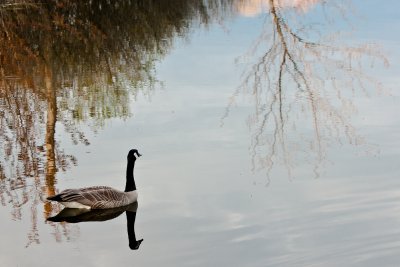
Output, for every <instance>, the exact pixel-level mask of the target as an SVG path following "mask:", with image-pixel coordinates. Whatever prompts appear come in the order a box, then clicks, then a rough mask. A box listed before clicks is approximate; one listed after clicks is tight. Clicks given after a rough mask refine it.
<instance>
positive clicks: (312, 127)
mask: <svg viewBox="0 0 400 267" xmlns="http://www.w3.org/2000/svg"><path fill="white" fill-rule="evenodd" d="M318 2H319V5H320V7H321V6H322V8H324V9H325V10H327V12H325V14H326V16H328V15H329V16H330V17H329V18H328V17H326V20H327V22H329V21H331V20H332V18H333V17H335V16H336V18H337V19H342V20H343V19H345V17H344V15H343V14H344V13H345V11H346V10H345V6H346V5H343V6H341V5H338V3H337V2H335V3H328V2H326V1H315V0H303V1H296V2H291V1H281V0H258V1H240V2H239V4H238V5H237V7H238V11H239V12H240V13H242V14H244V15H251V16H252V15H255V14H257V13H258V12H262V11H264V12H265V13H266V14H265V17H266V22H265V25H264V31H263V33H262V34H261V35H260V37H259V39H258V40H257V41H256V42H255V44H254V46H253V47H252V48H251V49H250V50H249V51H250V52H249V53H248V54H246V56H245V58H256V59H255V61H254V62H253V63H251V64H252V66H250V67H249V68H248V71H247V72H246V73H245V74H244V78H243V82H242V84H241V85H240V86H239V87H238V88H237V90H236V92H235V93H234V94H233V96H232V97H231V99H230V103H229V105H228V108H227V110H226V113H225V115H224V117H226V116H228V114H229V110H230V109H231V107H232V105H233V104H234V103H235V99H236V96H237V95H238V94H239V93H241V92H243V93H246V94H247V93H248V94H251V96H252V98H253V102H254V108H255V109H254V113H253V114H252V115H251V116H250V117H249V120H248V124H249V127H250V129H251V134H252V139H251V145H250V151H251V155H252V164H253V170H255V169H266V171H267V177H268V181H267V183H269V176H270V173H271V171H272V169H273V167H274V164H276V163H279V164H283V165H284V166H286V169H287V171H288V175H289V177H292V175H293V174H292V170H293V168H294V167H295V166H296V164H297V163H298V158H299V157H303V158H306V159H307V160H308V161H309V163H311V164H312V165H313V166H314V173H315V176H316V177H318V176H319V175H320V167H321V165H323V163H324V162H325V156H326V153H327V148H328V147H329V146H331V145H332V142H337V143H339V144H342V143H349V144H352V145H356V146H358V145H361V144H365V143H364V140H363V138H362V136H360V135H358V134H357V132H356V130H355V128H354V127H353V126H352V124H351V120H350V117H351V115H352V114H353V113H354V112H355V111H356V107H355V106H354V105H353V98H354V97H355V96H356V95H368V91H369V89H371V88H372V87H375V88H379V89H380V88H381V86H380V84H379V83H378V82H377V81H375V80H374V79H372V78H371V77H370V76H368V75H367V73H366V71H365V70H364V69H363V68H364V66H366V65H367V63H371V64H372V65H373V64H374V63H375V62H376V61H377V62H382V63H383V64H384V65H385V66H387V65H388V61H387V59H386V58H385V57H384V56H383V55H382V54H381V53H380V52H379V51H378V49H377V48H376V47H374V46H373V45H368V44H367V45H360V46H345V45H342V44H339V42H340V40H338V37H339V36H340V35H339V34H338V33H336V34H334V35H329V36H326V35H322V34H321V33H319V32H318V29H316V28H315V27H313V26H316V25H313V26H312V25H306V24H305V23H301V22H300V21H301V20H302V19H301V16H303V15H302V14H301V13H303V12H306V11H307V10H308V9H310V8H311V7H312V6H313V5H318ZM344 4H346V3H344ZM330 5H331V6H330ZM329 8H331V9H330V10H329ZM299 11H301V12H299ZM328 11H330V12H328ZM299 17H300V18H299ZM325 26H326V25H325ZM342 41H343V40H342ZM266 47H267V49H266Z"/></svg>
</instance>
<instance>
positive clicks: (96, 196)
mask: <svg viewBox="0 0 400 267" xmlns="http://www.w3.org/2000/svg"><path fill="white" fill-rule="evenodd" d="M48 199H49V200H55V201H58V202H78V203H80V204H82V205H85V206H89V207H91V208H92V209H108V208H115V207H119V206H125V205H128V204H129V200H128V198H127V196H126V194H125V193H124V192H121V191H119V190H116V189H114V188H111V187H108V186H92V187H86V188H80V189H66V190H64V191H62V192H61V193H59V194H57V195H55V196H53V197H50V198H48Z"/></svg>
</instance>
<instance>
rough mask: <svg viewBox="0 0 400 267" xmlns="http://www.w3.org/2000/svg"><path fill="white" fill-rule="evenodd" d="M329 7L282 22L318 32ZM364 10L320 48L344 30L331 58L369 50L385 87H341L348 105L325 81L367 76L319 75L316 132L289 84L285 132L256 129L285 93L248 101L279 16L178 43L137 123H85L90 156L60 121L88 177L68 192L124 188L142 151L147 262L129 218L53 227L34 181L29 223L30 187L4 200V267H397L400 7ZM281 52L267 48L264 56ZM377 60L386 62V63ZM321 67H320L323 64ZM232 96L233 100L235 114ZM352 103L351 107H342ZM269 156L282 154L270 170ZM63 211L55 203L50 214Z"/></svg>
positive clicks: (234, 21) (61, 136) (363, 6)
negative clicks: (247, 78)
mask: <svg viewBox="0 0 400 267" xmlns="http://www.w3.org/2000/svg"><path fill="white" fill-rule="evenodd" d="M343 2H344V1H343ZM333 3H337V2H336V1H333ZM319 5H320V4H319V3H317V4H316V5H315V6H314V7H312V8H311V9H310V10H308V11H307V12H306V13H304V12H303V11H294V13H292V14H291V15H290V14H287V13H286V12H287V11H286V9H283V10H282V14H283V16H286V15H287V16H289V15H290V16H291V17H288V18H291V19H292V20H293V19H297V20H299V21H300V22H301V23H303V24H305V25H306V26H307V25H310V23H311V22H312V21H316V22H318V23H322V22H326V18H325V17H324V16H323V14H322V13H321V8H320V7H319ZM327 5H328V7H329V5H330V3H328V4H327ZM352 9H353V10H354V11H351V10H348V9H346V6H344V7H343V10H344V12H345V16H346V17H347V18H348V19H349V21H350V22H349V24H344V23H343V19H342V18H341V17H339V16H336V15H334V16H333V18H330V19H331V20H330V21H329V23H328V24H327V26H323V27H320V26H318V25H317V27H320V29H322V32H321V36H323V37H324V36H328V35H330V34H332V33H334V32H335V31H336V30H340V31H341V32H342V33H343V36H339V37H337V38H336V39H335V42H328V44H332V46H336V47H344V46H345V45H349V46H358V47H359V46H362V47H368V49H370V48H371V50H368V51H372V52H371V53H373V54H376V55H379V56H378V59H376V60H375V63H374V64H371V63H370V61H369V60H367V59H365V58H364V57H363V56H362V57H360V60H359V61H358V62H361V65H362V69H363V71H365V73H366V74H368V75H370V76H371V77H372V80H375V81H377V82H378V83H379V84H380V85H381V87H379V88H378V87H376V86H373V84H372V80H371V81H370V80H368V79H367V78H363V81H364V82H365V86H366V88H365V90H366V93H362V92H361V91H362V90H360V87H359V84H358V83H355V85H354V86H350V85H349V83H347V84H345V85H343V84H341V85H339V90H338V92H340V93H338V92H337V91H334V89H333V88H332V85H331V84H330V83H329V82H327V81H328V80H329V78H331V77H332V76H333V77H335V79H337V80H338V81H339V82H340V81H348V80H351V79H353V78H357V77H358V76H357V75H358V74H355V73H350V74H343V73H339V74H337V76H335V75H336V72H333V71H328V72H327V74H323V73H322V67H318V68H317V70H316V72H315V73H316V74H318V75H319V77H321V80H323V81H325V84H323V83H322V81H320V80H318V79H317V78H315V77H316V75H314V76H310V77H311V78H313V79H311V80H312V81H311V82H313V84H314V86H315V88H318V89H319V90H318V92H319V93H320V94H319V95H317V96H316V95H315V94H313V96H314V97H315V98H311V100H314V101H315V108H316V110H315V112H316V114H318V115H317V116H316V118H317V120H318V124H317V126H318V127H317V128H318V129H320V131H316V130H315V125H316V124H315V117H313V116H312V114H313V113H312V112H311V113H310V112H308V111H309V110H310V109H312V108H310V107H312V105H311V104H310V103H312V101H310V98H309V95H307V94H298V93H297V94H296V92H298V91H296V86H295V84H294V83H295V82H294V80H293V79H291V78H290V76H285V79H286V80H285V81H286V82H285V83H284V84H283V87H282V88H283V90H284V92H285V94H284V96H283V99H284V101H283V102H282V103H283V105H282V108H283V111H284V114H283V118H284V119H283V121H284V122H285V123H284V130H283V131H280V129H282V128H280V127H282V124H280V122H281V121H280V113H279V105H277V106H275V104H273V105H272V107H273V110H274V114H275V116H272V117H270V118H271V119H270V120H268V123H267V124H266V127H265V128H263V131H259V130H260V129H261V128H260V124H259V122H261V121H262V118H265V117H263V116H264V115H263V114H265V113H263V112H265V111H267V110H268V108H269V107H271V106H268V105H269V104H271V99H274V98H273V96H274V94H272V95H271V94H269V93H268V92H271V91H268V90H267V89H268V88H270V90H275V91H272V92H277V89H276V88H277V87H276V84H275V83H272V84H273V85H272V86H271V87H268V86H267V85H266V84H262V85H261V87H260V88H261V89H263V91H261V92H263V93H262V94H261V97H260V99H259V101H260V102H259V103H258V104H257V102H255V98H254V94H253V92H254V91H253V89H254V87H251V86H247V87H246V86H245V87H244V89H239V90H238V91H236V90H237V89H238V88H239V86H240V84H241V83H242V82H243V79H244V76H243V72H244V73H246V71H248V70H251V68H252V66H253V65H254V64H255V63H256V62H257V56H247V57H245V58H244V59H243V58H241V59H238V58H239V57H241V56H243V55H246V53H247V52H248V51H249V49H250V48H251V46H252V44H253V43H254V42H255V40H257V38H258V37H259V36H260V34H261V33H262V31H263V29H267V27H270V26H271V23H270V22H268V21H270V18H271V14H270V13H262V14H260V15H258V16H255V17H248V16H244V15H243V14H242V15H239V14H237V15H234V16H232V17H230V18H226V17H224V18H222V19H219V20H217V22H214V23H212V24H210V25H208V27H207V29H205V28H204V27H203V26H199V27H197V26H193V27H192V28H191V30H190V32H189V33H188V35H187V36H186V37H185V38H184V39H182V38H174V39H173V42H172V43H173V45H172V47H171V49H170V51H168V53H167V54H166V55H165V57H162V58H160V59H159V60H158V61H157V63H156V68H155V73H156V74H155V75H156V78H157V79H158V80H159V81H162V84H159V83H157V84H156V85H155V88H154V89H153V90H151V91H150V92H149V93H143V92H142V91H141V92H139V93H138V94H137V95H136V96H135V97H133V96H131V97H130V99H129V107H130V111H131V114H132V116H130V117H127V118H115V117H114V118H111V119H107V120H105V124H104V127H102V128H98V129H96V131H95V132H94V131H92V130H91V129H90V127H88V126H87V124H85V123H81V124H79V127H80V129H81V130H82V131H84V132H85V134H86V137H87V138H88V139H89V140H90V145H88V146H84V145H82V144H78V145H74V144H73V143H72V142H71V139H70V135H69V134H68V133H66V132H65V131H64V126H62V125H61V124H60V123H57V127H56V134H55V137H56V139H57V140H58V141H59V142H60V146H61V147H62V149H64V150H65V152H66V153H67V154H71V155H74V156H75V157H76V158H77V166H71V167H69V168H67V169H66V171H64V172H63V171H61V170H59V171H58V172H57V173H56V183H55V187H56V190H58V191H61V190H62V189H65V188H71V187H84V186H89V185H109V186H112V187H115V188H120V189H122V188H123V187H124V174H125V159H126V154H127V152H128V150H129V149H130V148H138V149H139V151H140V152H141V153H142V154H143V157H141V158H140V159H139V160H138V161H137V164H136V169H135V177H136V183H137V187H138V190H139V207H138V210H137V215H136V223H135V230H136V237H137V238H143V239H144V241H143V243H142V244H141V246H140V248H139V250H137V251H132V250H130V249H129V247H128V236H127V231H126V227H127V226H126V217H125V215H124V214H122V215H121V216H119V217H117V218H116V219H113V220H110V221H106V222H85V223H80V224H65V223H64V224H57V223H49V222H45V218H46V215H45V214H44V208H43V205H44V204H43V202H44V199H45V197H46V193H45V192H46V191H45V189H44V185H43V184H40V185H39V186H37V187H35V186H34V185H33V184H34V182H33V181H34V179H33V178H26V179H30V180H29V181H31V182H29V183H28V185H27V186H26V188H25V189H26V190H27V191H28V194H27V198H28V199H27V202H26V203H25V204H23V205H22V206H21V209H20V211H19V212H20V213H19V214H20V215H18V214H17V216H16V215H15V210H18V209H16V208H15V207H14V208H13V207H12V203H9V202H8V199H9V198H7V194H11V195H18V196H19V195H20V191H18V190H21V189H18V188H17V189H14V190H8V189H7V190H6V189H4V188H2V192H3V194H5V198H4V199H5V200H4V201H3V206H2V207H1V209H0V212H1V221H0V222H1V227H0V236H1V242H0V251H1V252H0V265H1V266H52V265H57V266H71V265H74V266H111V265H115V266H132V265H135V266H160V265H163V266H363V267H364V266H397V265H398V264H399V260H400V258H399V252H400V213H399V211H400V205H399V200H400V191H399V190H398V189H399V186H400V180H399V179H398V177H399V174H400V168H399V164H398V162H399V160H398V159H399V156H400V155H399V154H400V149H399V140H398V133H399V131H400V119H399V116H397V114H399V112H400V110H399V109H400V108H399V107H400V105H399V99H400V98H399V97H400V94H399V92H398V88H397V86H398V82H399V81H398V79H399V78H398V75H397V73H398V71H399V70H400V65H399V63H398V62H400V54H399V52H398V51H399V48H400V42H399V41H400V40H399V35H398V34H397V30H396V29H397V28H398V24H399V22H400V20H399V17H398V16H397V10H398V9H399V4H398V2H396V1H385V2H384V3H383V2H382V3H378V2H377V1H353V3H352ZM289 10H290V9H289ZM328 10H330V9H328ZM328 12H330V11H328ZM242 13H243V12H242ZM330 14H335V13H328V15H330ZM284 18H286V17H284ZM264 21H267V22H266V24H263V23H264ZM291 25H297V24H291ZM351 27H352V28H351ZM301 33H302V32H301ZM302 34H304V36H307V31H306V30H304V33H302ZM311 36H313V35H312V34H311ZM310 38H311V39H312V38H314V37H310ZM313 40H314V39H313ZM372 44H373V47H372ZM270 45H271V42H270V41H263V42H262V43H261V46H260V48H259V50H257V52H256V54H261V53H263V52H265V50H266V48H268V47H269V46H270ZM298 51H301V49H299V50H298ZM303 51H304V50H303ZM328 54H329V52H328ZM277 55H278V57H277V58H279V57H281V56H282V55H283V54H282V53H279V52H277ZM381 55H382V56H383V57H386V58H387V59H388V60H389V62H390V64H389V66H388V67H384V66H383V65H384V64H382V61H381V60H380V59H379V57H380V56H381ZM310 58H311V59H312V55H307V56H306V58H305V59H310ZM334 58H335V60H337V62H338V65H337V66H335V67H334V69H335V70H337V69H339V70H340V68H341V67H340V66H343V65H344V63H343V62H348V58H346V57H341V55H340V54H336V55H334ZM315 59H318V57H316V58H314V61H313V64H315V66H324V64H325V63H326V62H325V61H324V60H322V59H320V60H315ZM235 60H237V61H238V62H237V63H235ZM358 62H357V61H355V62H354V68H355V70H356V66H357V64H358ZM342 63H343V64H342ZM371 65H373V67H372V68H371V67H370V66H371ZM276 66H278V67H279V64H278V65H276ZM268 71H269V73H275V74H272V76H271V77H272V79H274V77H277V75H278V73H279V72H278V71H277V70H276V69H274V68H273V67H271V68H269V69H268ZM319 71H321V72H319ZM346 75H347V76H346ZM261 77H264V78H265V77H266V76H265V75H262V76H261ZM318 86H319V87H318ZM271 88H272V89H271ZM313 88H314V87H313ZM235 91H236V93H235ZM305 91H306V90H305V89H302V92H305ZM353 91H354V93H353ZM144 92H148V91H146V90H144ZM232 95H235V103H234V104H233V105H231V106H230V105H229V103H230V98H231V97H232ZM338 95H340V97H339V96H338ZM263 96H265V98H263ZM275 96H276V99H279V97H278V95H277V94H275ZM319 96H320V97H319ZM341 97H343V98H346V99H347V101H344V102H340V99H342V98H341ZM276 101H277V100H276ZM273 103H276V102H273ZM288 103H290V104H288ZM350 104H351V105H352V106H350ZM257 107H258V109H257ZM227 110H228V112H227ZM256 114H260V117H257V116H255V115H256ZM342 119H345V120H346V123H344V124H342V122H343V121H342ZM353 130H354V131H353ZM316 132H318V133H319V134H320V135H319V139H318V138H317V137H316V136H317V135H316ZM274 136H277V138H275V139H274V138H273V137H274ZM273 140H275V142H276V144H277V145H276V146H273V144H274V142H273ZM255 144H256V145H255ZM274 149H275V150H274ZM272 150H274V151H275V154H273V156H272V157H271V158H268V155H270V154H269V153H270V152H271V151H272ZM253 156H254V157H253ZM252 159H253V160H252ZM269 160H272V161H273V165H269V163H270V161H269ZM269 167H270V171H268V168H269ZM10 168H11V167H10ZM253 169H254V170H253ZM10 180H12V178H10ZM38 190H39V191H38ZM40 190H42V191H40ZM35 201H36V202H35ZM35 209H36V210H35ZM56 213H57V208H56V207H53V210H52V211H51V214H53V215H54V214H56ZM13 214H14V215H13ZM30 240H31V241H30Z"/></svg>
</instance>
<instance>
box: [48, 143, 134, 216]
mask: <svg viewBox="0 0 400 267" xmlns="http://www.w3.org/2000/svg"><path fill="white" fill-rule="evenodd" d="M135 154H136V155H137V157H140V156H141V155H140V154H139V152H138V151H137V149H132V150H130V151H129V153H128V164H127V167H126V185H125V192H122V191H119V190H116V189H114V188H111V187H108V186H93V187H85V188H80V189H65V190H64V191H62V192H61V193H59V194H57V195H54V196H51V197H48V198H47V200H51V201H57V202H59V203H61V204H62V205H64V206H65V207H67V208H85V209H110V208H116V207H121V206H126V205H129V204H131V203H133V202H136V201H137V198H138V193H137V190H136V184H135V179H134V177H133V169H134V167H135V161H136V155H135Z"/></svg>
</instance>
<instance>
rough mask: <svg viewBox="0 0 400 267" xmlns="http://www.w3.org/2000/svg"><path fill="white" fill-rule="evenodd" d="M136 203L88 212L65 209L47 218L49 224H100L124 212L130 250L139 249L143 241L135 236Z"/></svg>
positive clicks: (87, 210) (85, 210) (86, 210)
mask: <svg viewBox="0 0 400 267" xmlns="http://www.w3.org/2000/svg"><path fill="white" fill-rule="evenodd" d="M137 208H138V203H137V202H134V203H132V204H130V205H128V206H123V207H117V208H112V209H101V210H95V209H92V210H89V209H72V208H65V209H63V210H62V211H60V213H58V214H57V215H56V216H53V217H49V218H47V220H48V221H51V222H68V223H80V222H102V221H108V220H112V219H114V218H116V217H118V216H119V215H121V214H122V213H123V212H124V211H125V212H126V222H127V228H128V239H129V247H130V249H133V250H137V249H139V246H140V244H141V243H142V242H143V239H140V240H137V239H136V234H135V220H136V211H137Z"/></svg>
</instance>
